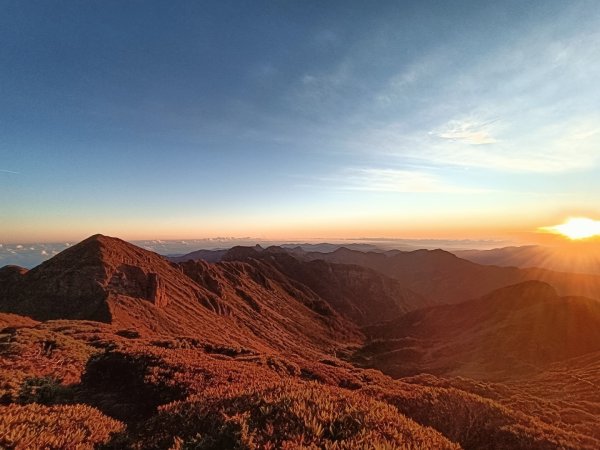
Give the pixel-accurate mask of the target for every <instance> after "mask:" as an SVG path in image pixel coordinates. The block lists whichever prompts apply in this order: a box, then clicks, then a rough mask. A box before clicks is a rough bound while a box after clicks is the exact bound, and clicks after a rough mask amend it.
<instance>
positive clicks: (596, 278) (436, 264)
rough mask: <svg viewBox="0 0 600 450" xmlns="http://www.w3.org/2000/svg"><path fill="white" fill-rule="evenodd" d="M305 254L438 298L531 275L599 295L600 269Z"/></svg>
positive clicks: (566, 290)
mask: <svg viewBox="0 0 600 450" xmlns="http://www.w3.org/2000/svg"><path fill="white" fill-rule="evenodd" d="M303 259H304V260H307V261H314V260H323V261H328V262H334V263H341V264H356V265H360V266H363V267H368V268H371V269H373V270H376V271H378V272H379V273H382V274H384V275H387V276H389V277H391V278H394V279H396V280H398V281H399V282H400V284H402V285H403V286H405V287H406V288H408V289H410V290H412V291H414V292H416V293H418V294H420V295H423V296H424V297H426V298H428V299H431V300H433V301H436V302H437V303H459V302H463V301H465V300H468V299H473V298H478V297H481V296H482V295H485V294H487V293H488V292H490V291H492V290H494V289H498V288H501V287H504V286H509V285H512V284H516V283H520V282H523V281H528V280H539V281H544V282H547V283H549V284H551V285H552V286H554V287H555V288H556V289H557V290H558V292H559V294H560V295H575V296H584V297H590V298H599V299H600V275H590V274H573V273H565V272H555V271H551V270H546V269H539V268H529V269H521V268H517V267H498V266H486V265H481V264H476V263H473V262H471V261H467V260H465V259H462V258H459V257H457V256H456V255H454V254H452V253H449V252H446V251H444V250H439V249H438V250H416V251H412V252H401V251H393V252H385V253H373V252H369V253H362V252H357V251H354V250H349V249H345V248H340V249H339V250H336V251H335V252H332V253H314V252H313V253H306V254H305V255H304V256H303Z"/></svg>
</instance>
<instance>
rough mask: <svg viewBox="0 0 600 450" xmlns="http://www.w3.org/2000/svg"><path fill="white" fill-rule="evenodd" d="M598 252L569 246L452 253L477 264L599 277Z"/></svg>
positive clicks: (588, 247)
mask: <svg viewBox="0 0 600 450" xmlns="http://www.w3.org/2000/svg"><path fill="white" fill-rule="evenodd" d="M598 250H600V248H599V247H598V244H591V243H582V244H575V243H571V244H569V245H562V246H556V247H544V246H540V245H526V246H521V247H503V248H495V249H491V250H460V251H455V252H453V253H454V254H455V255H456V256H458V257H460V258H464V259H467V260H469V261H473V262H476V263H478V264H485V265H496V266H516V267H522V268H529V267H539V268H542V269H550V270H556V271H560V272H573V273H588V274H596V275H600V257H598V255H599V252H598Z"/></svg>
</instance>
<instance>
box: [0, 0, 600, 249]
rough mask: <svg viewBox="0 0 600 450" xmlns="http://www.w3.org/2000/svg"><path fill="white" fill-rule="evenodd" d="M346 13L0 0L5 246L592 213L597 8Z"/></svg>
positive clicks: (498, 232)
mask: <svg viewBox="0 0 600 450" xmlns="http://www.w3.org/2000/svg"><path fill="white" fill-rule="evenodd" d="M348 5H349V4H348V3H346V2H344V3H337V2H334V3H329V4H326V5H323V4H315V3H306V2H301V3H297V2H285V3H271V2H254V3H252V4H251V5H240V4H238V3H233V2H204V3H202V4H196V3H194V2H183V3H182V4H180V5H179V7H178V8H171V7H170V5H168V4H166V3H162V2H144V3H143V5H142V4H141V3H137V2H101V3H93V2H86V3H78V2H64V3H61V4H47V3H44V2H6V3H4V4H3V7H2V13H3V14H2V16H1V17H0V24H1V25H2V26H0V38H1V39H2V41H3V42H4V45H3V46H2V49H0V65H1V67H2V69H0V86H2V88H1V89H2V94H3V102H2V105H0V133H1V134H2V139H1V140H0V161H2V162H1V163H0V210H1V211H2V212H1V213H0V214H1V217H0V220H1V222H2V228H1V230H0V242H7V243H8V242H14V243H25V242H53V241H56V242H65V241H73V240H78V239H82V238H84V237H85V236H89V235H91V234H93V233H94V232H95V231H96V230H103V233H106V234H107V235H111V236H118V237H123V238H126V239H127V240H147V239H191V238H190V236H257V237H259V238H261V239H275V240H282V239H285V240H307V239H333V238H332V237H331V236H335V237H337V239H352V238H351V236H379V237H380V239H383V238H397V239H473V240H479V239H499V240H509V241H511V242H515V243H517V244H520V245H526V244H548V243H552V242H554V241H555V240H556V238H555V237H554V236H551V235H550V234H551V233H552V230H554V231H557V230H558V231H560V230H561V229H563V228H561V227H562V225H561V224H563V223H564V222H565V221H566V220H568V219H569V218H570V217H583V218H589V219H591V220H598V219H600V208H599V207H598V203H597V197H598V193H599V192H600V179H599V178H598V177H597V173H598V169H599V168H600V157H599V155H598V151H597V149H598V148H599V146H600V127H599V126H598V124H599V123H600V115H599V113H598V108H597V105H598V104H600V91H599V90H598V89H597V88H596V84H597V79H598V78H600V46H599V45H598V44H597V43H598V38H599V37H600V35H599V32H598V30H599V29H600V13H599V12H598V8H596V7H595V6H596V5H595V3H594V2H591V1H585V0H581V1H575V2H568V3H565V2H560V1H548V2H527V3H526V4H524V3H523V2H516V1H514V2H513V1H509V2H502V3H501V4H496V3H494V4H483V3H482V2H475V1H461V2H458V3H454V4H452V5H449V4H440V3H439V2H419V3H418V4H412V3H408V2H400V3H398V2H378V3H377V4H375V5H361V4H358V3H352V4H351V7H348ZM593 229H594V230H596V231H595V233H597V232H598V231H597V230H598V229H599V228H598V226H596V227H595V228H594V227H593ZM575 235H577V236H579V235H582V234H581V233H580V232H577V231H576V232H575ZM319 236H320V237H319ZM323 236H330V237H328V238H323ZM354 239H356V238H354Z"/></svg>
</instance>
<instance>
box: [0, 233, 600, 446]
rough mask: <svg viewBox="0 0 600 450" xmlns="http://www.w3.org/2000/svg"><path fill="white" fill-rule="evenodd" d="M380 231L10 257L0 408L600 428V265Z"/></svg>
mask: <svg viewBox="0 0 600 450" xmlns="http://www.w3.org/2000/svg"><path fill="white" fill-rule="evenodd" d="M317 250H318V251H317ZM371 250H372V249H371V248H369V247H364V246H360V247H354V248H351V249H350V248H343V247H342V248H340V247H336V248H334V247H333V246H324V245H321V244H320V245H318V246H316V247H315V246H313V247H304V246H290V247H284V246H270V247H266V248H263V247H261V246H234V247H232V248H229V249H226V250H225V249H220V250H200V251H197V252H193V253H190V254H188V255H184V256H183V257H171V258H166V257H164V256H161V255H159V254H157V253H154V252H151V251H148V250H145V249H143V248H140V247H137V246H135V245H133V244H131V243H127V242H125V241H122V240H120V239H117V238H111V237H106V236H102V235H95V236H92V237H90V238H88V239H86V240H84V241H82V242H80V243H79V244H77V245H74V246H70V247H69V248H67V249H66V250H64V251H63V252H61V253H59V254H57V255H56V256H54V257H53V258H51V259H49V260H48V261H45V262H43V263H42V264H40V265H39V266H37V267H35V268H33V269H31V270H27V269H25V268H21V267H18V266H5V267H3V268H1V269H0V356H2V358H0V399H1V402H0V403H1V404H3V405H4V406H0V413H1V414H0V416H1V417H6V418H11V419H6V420H23V421H25V422H20V423H31V425H30V427H31V429H34V428H33V424H34V423H38V422H39V421H40V420H42V418H43V420H50V418H53V417H56V420H59V417H60V415H56V414H58V412H57V411H59V409H56V408H63V409H64V411H69V414H75V415H78V416H77V417H81V419H80V420H78V421H70V422H68V423H64V424H62V422H61V425H60V426H58V425H56V426H55V428H56V429H61V430H63V432H62V434H63V435H65V436H66V435H68V433H67V431H66V430H71V428H69V427H74V428H73V430H74V431H69V433H71V432H72V433H73V436H78V438H77V439H83V441H81V442H82V445H84V444H85V445H92V444H93V445H100V444H102V445H105V446H109V447H108V448H132V449H133V448H165V449H167V448H171V447H173V446H175V445H183V444H181V443H185V445H188V446H193V445H197V446H199V447H198V448H233V447H235V446H237V447H240V448H252V447H243V445H246V446H248V445H250V444H249V442H263V443H265V442H269V444H268V445H267V444H265V446H264V448H282V447H286V446H287V448H299V446H300V445H301V444H300V443H302V445H304V446H310V445H313V447H314V448H329V447H331V448H333V447H332V446H334V445H337V446H341V447H339V448H362V447H360V445H361V444H360V442H367V441H368V442H371V443H375V444H377V445H379V446H380V447H382V448H386V446H387V447H388V448H401V447H402V446H405V447H409V448H411V447H412V448H449V449H450V448H461V447H462V448H468V449H483V448H486V449H487V448H497V449H504V448H532V449H549V448H568V449H578V448H584V449H594V448H599V447H600V432H598V430H600V427H598V425H599V424H600V414H598V411H600V398H598V397H597V395H596V394H597V390H594V387H596V388H597V387H598V383H600V375H599V374H598V371H597V370H594V368H595V367H597V364H598V363H599V358H600V301H599V300H598V299H600V276H598V275H591V274H571V273H566V272H557V271H551V270H547V269H540V268H518V267H499V266H493V265H481V264H477V263H474V262H471V261H467V260H465V259H462V258H459V257H457V256H456V255H454V254H451V253H448V252H446V251H443V250H416V251H400V250H392V251H386V252H383V251H377V252H375V251H371ZM503 254H506V253H503ZM488 255H491V254H488ZM475 256H477V255H475ZM386 375H389V376H391V377H392V378H389V377H388V376H386ZM563 377H567V378H568V380H570V382H569V383H567V382H565V380H564V379H563ZM528 380H536V381H535V383H534V384H533V385H530V383H529V384H528ZM36 383H37V384H36ZM40 386H41V387H40ZM557 386H560V389H562V390H563V391H564V392H570V393H571V397H566V396H565V395H562V394H561V395H559V394H557V393H556V392H555V390H556V389H557ZM173 401H176V402H175V403H171V402H173ZM82 403H83V404H85V405H88V407H93V408H92V410H85V409H81V407H80V406H78V404H82ZM43 405H46V406H43ZM44 408H46V409H44ZM53 408H54V409H53ZM77 408H80V409H77ZM60 411H62V410H60ZM18 417H22V419H13V418H18ZM87 417H89V419H87ZM3 420H5V419H0V446H4V447H9V448H12V447H15V446H18V445H17V444H19V442H16V441H14V440H13V441H10V440H7V439H9V438H8V437H3V436H13V435H12V434H11V435H9V434H8V433H5V434H3V430H5V429H9V428H10V427H13V428H14V426H15V425H14V423H13V422H10V421H8V422H3ZM52 420H54V419H52ZM27 421H30V422H27ZM103 421H104V422H103ZM111 421H112V422H111ZM100 422H102V423H105V425H104V429H106V430H108V429H110V430H114V433H115V434H114V435H113V436H112V437H111V436H109V434H106V433H105V434H102V433H98V432H97V431H91V430H96V429H95V428H93V423H100ZM11 424H12V425H11ZM390 424H393V425H390ZM3 427H4V428H3ZM6 427H8V428H6ZM86 427H87V428H86ZM390 427H391V428H390ZM28 429H30V428H28V427H23V426H21V428H19V430H22V431H21V432H22V433H26V430H28ZM23 430H25V431H23ZM82 430H83V431H82ZM85 430H88V431H85ZM394 430H395V431H394ZM398 430H404V431H402V432H399V431H398ZM14 436H17V437H15V438H14V439H17V440H18V439H22V441H21V442H25V441H27V442H38V441H34V440H32V439H38V438H39V439H41V438H40V437H39V436H38V437H35V436H34V437H31V436H29V435H25V434H24V435H14ZM18 436H22V437H20V438H19V437H18ZM82 436H83V437H82ZM85 436H87V437H85ZM199 436H200V437H199ZM202 436H204V437H202ZM3 439H4V440H3ZM52 439H54V441H52V442H58V441H56V439H59V438H58V437H56V436H53V437H52ZM94 439H95V440H94ZM198 439H200V441H199V440H198ZM48 442H50V441H48ZM178 442H179V444H177V443H178ZM199 442H200V443H202V445H200V444H199ZM344 442H345V443H344ZM36 445H37V444H36ZM44 445H49V444H48V443H47V442H46V443H45V444H44ZM211 445H212V447H211ZM253 445H254V444H253ZM261 445H263V444H261ZM38 446H40V447H43V445H42V444H40V445H38ZM344 446H345V447H344ZM259 448H261V447H260V446H259ZM336 448H337V447H336Z"/></svg>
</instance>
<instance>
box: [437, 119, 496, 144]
mask: <svg viewBox="0 0 600 450" xmlns="http://www.w3.org/2000/svg"><path fill="white" fill-rule="evenodd" d="M492 123H493V122H487V123H485V122H484V123H478V122H474V121H470V120H451V121H449V122H448V123H447V124H445V125H444V126H443V127H442V128H441V129H439V130H437V131H430V132H429V134H431V135H433V136H437V137H439V138H441V139H449V140H452V141H456V142H463V143H465V144H472V145H482V144H494V143H496V142H497V141H496V139H494V138H493V137H492V136H491V135H490V132H489V127H490V125H491V124H492Z"/></svg>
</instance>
